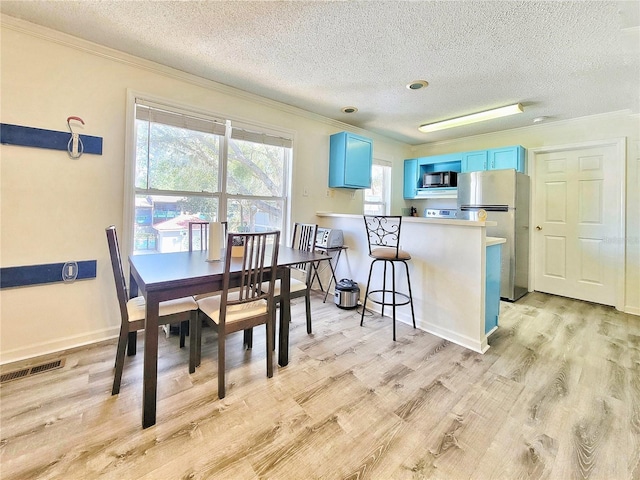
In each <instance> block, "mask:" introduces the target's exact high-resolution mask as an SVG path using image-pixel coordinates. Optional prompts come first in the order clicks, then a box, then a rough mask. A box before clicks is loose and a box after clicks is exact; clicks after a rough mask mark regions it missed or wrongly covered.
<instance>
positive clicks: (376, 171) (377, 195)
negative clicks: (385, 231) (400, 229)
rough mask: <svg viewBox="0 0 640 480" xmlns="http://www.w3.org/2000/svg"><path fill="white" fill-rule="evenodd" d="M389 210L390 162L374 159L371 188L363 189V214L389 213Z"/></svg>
mask: <svg viewBox="0 0 640 480" xmlns="http://www.w3.org/2000/svg"><path fill="white" fill-rule="evenodd" d="M390 211H391V163H389V162H385V161H383V160H374V161H373V165H372V167H371V188H367V189H366V190H365V191H364V213H365V215H389V212H390Z"/></svg>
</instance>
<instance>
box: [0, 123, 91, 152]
mask: <svg viewBox="0 0 640 480" xmlns="http://www.w3.org/2000/svg"><path fill="white" fill-rule="evenodd" d="M79 137H80V140H81V141H82V145H83V153H92V154H95V155H102V137H93V136H91V135H80V136H79ZM71 138H72V135H71V133H69V132H58V131H55V130H45V129H42V128H33V127H23V126H21V125H11V124H9V123H2V124H0V143H2V144H4V145H20V146H23V147H35V148H48V149H52V150H64V151H65V152H66V151H68V148H69V140H70V139H71Z"/></svg>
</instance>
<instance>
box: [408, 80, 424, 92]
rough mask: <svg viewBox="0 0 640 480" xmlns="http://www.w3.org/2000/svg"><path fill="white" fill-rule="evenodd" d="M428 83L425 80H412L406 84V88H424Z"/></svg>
mask: <svg viewBox="0 0 640 480" xmlns="http://www.w3.org/2000/svg"><path fill="white" fill-rule="evenodd" d="M428 85H429V82H427V81H426V80H414V81H413V82H411V83H408V84H407V88H408V89H409V90H420V89H421V88H424V87H426V86H428Z"/></svg>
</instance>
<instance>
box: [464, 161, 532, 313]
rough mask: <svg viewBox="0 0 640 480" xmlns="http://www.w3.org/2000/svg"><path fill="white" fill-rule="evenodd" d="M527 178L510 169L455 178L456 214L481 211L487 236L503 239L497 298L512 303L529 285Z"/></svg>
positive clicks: (471, 213) (472, 173) (468, 174)
mask: <svg viewBox="0 0 640 480" xmlns="http://www.w3.org/2000/svg"><path fill="white" fill-rule="evenodd" d="M529 188H530V187H529V177H528V176H527V175H524V174H522V173H518V172H516V171H515V170H513V169H510V170H487V171H482V172H469V173H461V174H459V175H458V211H459V212H460V214H461V216H463V218H464V216H465V215H466V216H467V217H471V218H472V217H473V216H474V215H475V214H477V213H476V212H477V211H478V210H480V209H483V210H485V211H486V212H487V220H488V221H494V222H497V225H496V226H494V227H487V236H491V237H502V238H505V239H506V240H507V242H506V244H503V245H502V265H501V277H500V297H502V298H503V299H505V300H510V301H515V300H517V299H518V298H520V297H522V296H523V295H524V294H526V293H527V291H528V286H529Z"/></svg>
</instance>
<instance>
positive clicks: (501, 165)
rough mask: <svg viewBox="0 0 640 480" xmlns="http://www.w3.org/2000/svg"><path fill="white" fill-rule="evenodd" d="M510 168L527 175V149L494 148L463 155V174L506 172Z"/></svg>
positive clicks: (519, 147) (517, 147)
mask: <svg viewBox="0 0 640 480" xmlns="http://www.w3.org/2000/svg"><path fill="white" fill-rule="evenodd" d="M509 168H513V169H515V170H516V171H518V172H520V173H525V168H526V165H525V149H524V148H523V147H521V146H512V147H502V148H492V149H490V150H479V151H476V152H465V153H464V154H463V158H462V172H478V171H482V170H504V169H509Z"/></svg>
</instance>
